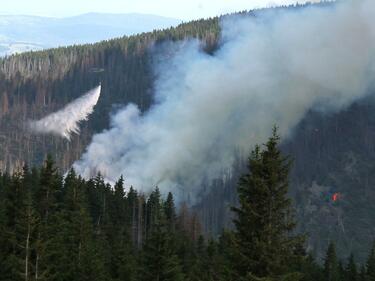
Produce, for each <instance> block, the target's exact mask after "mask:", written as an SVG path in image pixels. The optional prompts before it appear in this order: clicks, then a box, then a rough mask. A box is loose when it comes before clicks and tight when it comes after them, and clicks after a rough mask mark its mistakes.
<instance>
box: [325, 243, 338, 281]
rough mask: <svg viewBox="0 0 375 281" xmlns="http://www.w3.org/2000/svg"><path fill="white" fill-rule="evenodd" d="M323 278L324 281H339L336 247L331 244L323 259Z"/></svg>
mask: <svg viewBox="0 0 375 281" xmlns="http://www.w3.org/2000/svg"><path fill="white" fill-rule="evenodd" d="M324 278H325V280H326V281H341V280H340V272H339V262H338V260H337V255H336V247H335V244H334V243H333V242H331V243H330V244H329V246H328V249H327V253H326V257H325V259H324Z"/></svg>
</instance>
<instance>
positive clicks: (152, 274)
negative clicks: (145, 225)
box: [140, 188, 184, 281]
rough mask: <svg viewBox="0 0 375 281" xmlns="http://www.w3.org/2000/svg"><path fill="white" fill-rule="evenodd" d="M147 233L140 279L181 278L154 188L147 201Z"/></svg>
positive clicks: (157, 190) (167, 280) (175, 279)
mask: <svg viewBox="0 0 375 281" xmlns="http://www.w3.org/2000/svg"><path fill="white" fill-rule="evenodd" d="M147 205H148V206H147V210H148V217H149V233H148V236H147V239H146V243H145V245H144V249H143V253H142V269H141V272H140V280H143V281H179V280H183V278H184V277H183V274H182V269H181V265H180V260H179V258H178V256H177V255H176V249H175V247H174V243H173V239H172V235H171V233H170V232H169V230H168V226H167V221H166V216H165V212H164V209H163V204H162V202H161V199H160V191H159V189H158V188H156V189H155V190H154V191H153V192H152V194H151V195H150V198H149V200H148V202H147Z"/></svg>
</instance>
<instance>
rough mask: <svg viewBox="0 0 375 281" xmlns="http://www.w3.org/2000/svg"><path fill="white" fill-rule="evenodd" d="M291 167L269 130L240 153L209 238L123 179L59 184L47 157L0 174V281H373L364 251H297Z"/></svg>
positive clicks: (374, 268) (161, 198)
mask: <svg viewBox="0 0 375 281" xmlns="http://www.w3.org/2000/svg"><path fill="white" fill-rule="evenodd" d="M292 165H293V162H292V159H291V158H290V157H288V156H285V155H284V154H283V153H282V152H281V151H280V149H279V136H278V135H277V132H276V130H274V132H273V135H272V136H271V137H270V138H269V140H268V141H267V143H266V144H264V145H263V146H256V147H255V148H254V149H253V151H252V152H251V153H250V155H249V157H248V160H247V169H246V170H245V171H244V173H243V174H242V176H241V177H240V180H239V182H238V185H237V192H238V197H239V204H238V207H233V208H232V212H233V218H234V220H233V224H234V227H233V229H232V230H228V229H226V230H223V231H222V233H221V234H220V235H219V236H218V237H211V236H209V235H204V234H203V233H202V232H201V228H200V222H199V220H198V218H197V216H196V215H195V214H194V213H193V212H192V211H191V210H190V208H189V206H187V205H186V204H183V203H180V204H178V205H177V204H176V203H175V199H174V197H173V194H172V193H169V194H161V193H160V191H159V190H158V188H157V187H155V188H154V190H153V191H152V192H151V193H150V194H142V193H139V192H137V190H136V187H134V188H133V187H130V188H125V186H126V183H125V181H126V175H125V176H124V177H121V178H120V179H118V181H117V182H116V183H115V184H114V185H113V186H112V185H110V184H107V183H106V182H105V181H104V179H103V177H102V176H101V175H97V176H96V177H95V178H92V179H90V180H85V179H83V178H81V177H80V176H78V175H77V174H76V173H75V171H74V170H70V172H69V173H68V174H67V175H65V176H62V175H61V174H60V173H59V171H58V169H57V168H56V166H55V163H54V161H53V159H52V158H51V157H48V158H47V159H46V161H45V163H44V165H43V166H42V167H41V168H39V169H37V168H32V169H31V168H28V167H24V169H23V171H22V172H20V173H14V174H12V175H9V174H6V173H4V174H1V176H0V265H1V266H0V280H2V281H3V280H4V281H5V280H7V281H17V280H25V281H29V280H35V281H36V280H49V281H52V280H59V281H60V280H61V281H63V280H66V281H73V280H79V281H81V280H90V281H93V280H108V281H109V280H118V281H120V280H139V281H142V280H145V281H148V280H150V281H151V280H152V281H154V280H156V281H162V280H163V281H164V280H165V281H166V280H171V281H172V280H173V281H179V280H194V281H195V280H196V281H198V280H201V281H206V280H207V281H211V280H217V281H219V280H225V281H230V280H233V281H239V280H244V281H245V280H249V281H250V280H252V281H260V280H263V281H269V280H274V281H276V280H277V281H278V280H285V281H286V280H289V281H295V280H301V281H371V280H375V248H374V247H373V248H372V249H368V259H367V261H366V262H365V263H362V264H359V263H358V262H357V260H356V258H355V257H354V256H353V255H351V256H349V257H347V258H344V259H342V258H339V257H338V256H337V255H336V249H335V244H334V241H332V242H331V243H330V245H329V247H328V248H327V252H326V255H325V258H324V259H323V260H314V257H313V255H312V254H313V253H309V251H308V249H306V243H305V242H306V238H307V235H306V234H304V233H298V231H296V228H295V227H296V223H297V221H296V218H295V215H294V207H293V202H292V201H291V199H290V198H289V195H288V186H289V172H290V169H291V166H292Z"/></svg>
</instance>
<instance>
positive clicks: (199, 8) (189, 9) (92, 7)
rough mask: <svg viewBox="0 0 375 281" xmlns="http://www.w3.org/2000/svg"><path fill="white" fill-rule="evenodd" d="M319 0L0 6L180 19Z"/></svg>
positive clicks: (17, 10) (42, 12)
mask: <svg viewBox="0 0 375 281" xmlns="http://www.w3.org/2000/svg"><path fill="white" fill-rule="evenodd" d="M306 2H319V1H317V0H311V1H307V0H300V1H297V0H274V1H268V0H267V1H265V0H250V1H248V0H233V1H229V0H216V1H213V0H192V1H189V2H183V3H179V5H176V2H175V1H172V0H160V1H158V3H156V2H155V1H151V0H139V1H136V2H134V1H130V0H125V1H121V2H119V1H117V0H108V1H106V2H103V1H99V0H91V1H89V0H80V1H79V2H78V1H75V0H66V1H65V2H64V3H54V5H49V4H48V2H47V0H35V1H32V2H31V1H28V0H19V1H13V2H7V3H3V5H2V6H1V7H0V15H2V16H12V15H15V16H40V17H52V18H66V17H74V16H79V15H82V14H87V13H104V14H145V15H155V16H161V17H166V18H173V19H180V20H183V21H188V20H194V19H197V18H208V17H213V16H218V15H221V14H226V13H232V12H238V11H243V10H251V9H256V8H262V7H272V6H280V5H290V4H296V3H306Z"/></svg>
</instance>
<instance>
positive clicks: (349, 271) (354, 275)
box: [345, 254, 358, 281]
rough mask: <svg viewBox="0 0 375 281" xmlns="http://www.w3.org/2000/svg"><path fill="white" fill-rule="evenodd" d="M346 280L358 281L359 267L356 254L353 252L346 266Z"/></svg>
mask: <svg viewBox="0 0 375 281" xmlns="http://www.w3.org/2000/svg"><path fill="white" fill-rule="evenodd" d="M345 280H346V281H358V269H357V265H356V264H355V261H354V255H353V254H351V255H350V257H349V260H348V264H347V266H346V268H345Z"/></svg>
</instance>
